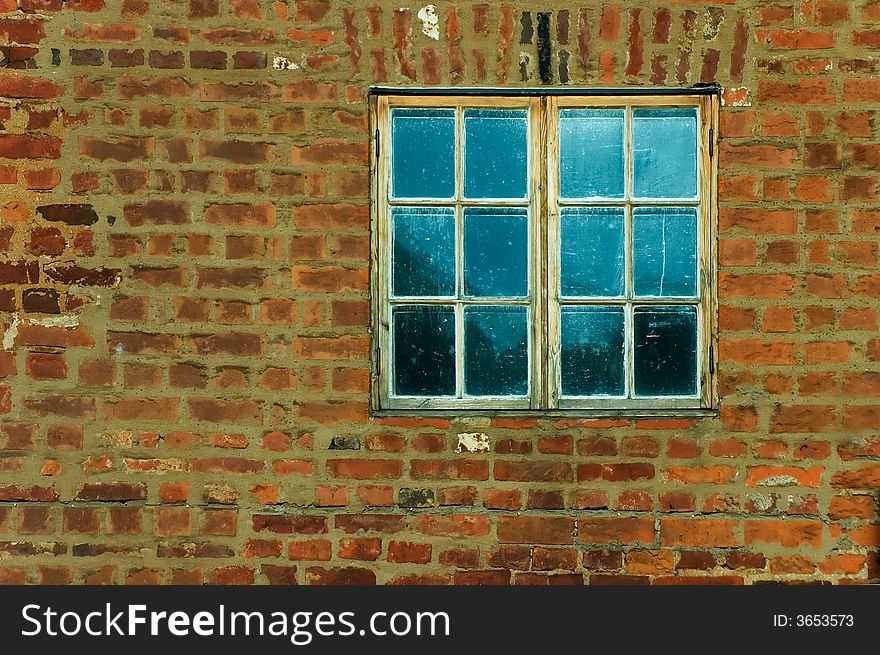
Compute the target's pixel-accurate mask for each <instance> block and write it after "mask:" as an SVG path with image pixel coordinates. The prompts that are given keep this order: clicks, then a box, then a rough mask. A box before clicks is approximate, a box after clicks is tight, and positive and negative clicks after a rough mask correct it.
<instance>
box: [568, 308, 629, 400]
mask: <svg viewBox="0 0 880 655" xmlns="http://www.w3.org/2000/svg"><path fill="white" fill-rule="evenodd" d="M561 311H562V320H561V329H562V358H561V360H562V361H561V363H562V395H564V396H623V395H625V393H626V391H625V387H624V381H625V378H624V372H623V356H624V351H623V308H622V307H563V308H562V310H561Z"/></svg>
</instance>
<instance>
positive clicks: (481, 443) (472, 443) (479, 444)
mask: <svg viewBox="0 0 880 655" xmlns="http://www.w3.org/2000/svg"><path fill="white" fill-rule="evenodd" d="M455 452H457V453H488V452H489V437H488V436H486V435H485V434H483V433H482V432H462V433H461V434H459V435H458V447H457V448H456V449H455Z"/></svg>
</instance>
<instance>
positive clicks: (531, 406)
mask: <svg viewBox="0 0 880 655" xmlns="http://www.w3.org/2000/svg"><path fill="white" fill-rule="evenodd" d="M396 91H403V93H402V94H398V93H396ZM423 91H424V92H423V93H420V92H419V91H418V90H413V89H406V90H391V92H388V91H387V90H379V91H378V92H375V93H372V94H371V96H370V110H371V111H370V118H371V134H373V136H374V138H373V139H371V156H370V174H371V194H372V198H371V266H370V291H371V293H370V301H371V302H370V306H371V332H372V340H371V394H370V395H371V397H370V409H371V412H372V413H374V414H378V415H383V414H390V415H409V414H413V415H440V416H446V415H456V414H460V415H488V416H499V415H502V416H503V415H515V416H525V415H535V416H548V415H550V416H553V415H562V416H631V417H642V416H682V417H687V416H702V415H706V414H714V413H715V412H717V406H718V392H717V379H716V377H717V376H716V375H715V371H716V370H717V366H716V361H715V357H716V353H717V333H718V330H717V306H718V301H717V283H716V278H717V256H716V251H717V247H716V241H717V227H716V222H717V157H716V156H715V153H717V135H718V127H717V122H718V112H719V107H720V97H719V95H718V94H717V93H715V92H712V93H707V92H706V89H698V90H688V89H681V90H677V91H673V92H670V90H669V89H655V90H651V89H644V88H640V89H638V90H637V91H636V92H633V91H632V90H628V89H601V90H593V89H585V90H582V92H581V93H578V92H577V91H575V90H571V89H566V90H565V91H566V92H565V93H564V94H559V93H553V92H545V91H544V90H533V91H532V92H529V90H525V89H520V90H517V92H516V93H508V92H506V91H505V90H482V89H481V90H460V89H448V90H442V91H441V90H438V89H426V90H423ZM468 91H477V92H476V93H474V94H470V93H468ZM597 91H598V93H597ZM652 91H653V93H652ZM407 107H409V108H439V107H444V108H453V107H454V108H456V129H457V134H458V135H461V130H462V129H463V127H462V125H461V122H462V119H461V117H462V115H463V111H464V109H466V108H485V109H496V108H521V109H527V110H528V116H529V118H528V121H529V132H528V147H529V154H528V174H529V181H528V185H529V187H528V188H529V194H528V195H529V197H528V199H527V200H525V201H522V202H499V201H488V202H480V201H465V200H463V199H462V196H463V191H462V185H463V159H464V153H463V152H462V148H461V147H459V145H460V144H459V145H457V147H456V149H455V161H456V198H455V200H453V201H439V200H438V201H433V200H432V201H418V200H416V201H410V200H405V201H403V200H401V201H394V200H391V195H390V180H391V167H390V151H391V147H390V142H391V124H390V120H391V109H393V108H407ZM603 107H605V108H610V107H614V108H625V109H626V111H625V116H626V119H625V129H624V134H625V140H626V144H625V155H624V157H625V159H624V165H625V167H626V168H625V185H626V186H625V188H626V192H625V197H624V199H622V200H620V201H617V200H615V201H613V202H611V201H598V202H597V201H593V200H589V201H569V202H566V201H562V203H560V199H559V194H558V188H557V186H558V175H557V172H558V170H559V142H558V116H559V111H560V110H561V109H567V108H572V109H575V108H577V109H589V108H603ZM637 107H677V108H678V107H696V108H697V111H698V114H697V115H698V141H697V147H698V156H697V168H698V173H697V180H698V188H699V194H698V200H696V201H694V202H693V203H688V202H682V201H674V202H669V201H667V202H663V201H651V200H644V201H643V200H641V199H639V200H638V201H637V202H636V201H634V200H633V199H632V197H631V196H632V193H631V191H632V179H633V177H632V160H633V158H632V156H631V155H630V153H631V144H630V137H631V116H632V109H633V108H637ZM566 204H568V205H580V206H615V207H621V206H622V207H625V208H626V209H625V225H626V227H625V244H626V245H625V253H626V255H625V257H626V267H625V271H626V273H625V274H626V276H627V289H628V290H631V288H632V283H631V276H632V207H633V205H637V206H652V205H661V206H662V205H664V204H666V205H670V204H676V205H679V206H681V205H690V206H695V207H697V208H698V218H697V223H698V224H697V255H698V259H697V269H698V278H699V280H698V289H699V297H698V300H695V299H690V300H686V299H679V298H659V299H658V298H651V299H635V298H633V297H632V293H631V292H629V293H627V294H626V296H627V297H626V298H623V299H620V298H617V299H596V298H591V299H589V300H588V301H587V300H582V301H578V300H574V301H572V300H571V299H565V301H564V303H560V298H559V293H558V289H559V284H558V281H559V247H558V246H559V243H560V239H559V215H560V211H559V209H560V206H564V205H566ZM394 205H407V206H413V205H415V206H419V205H423V206H424V205H426V206H446V207H448V206H454V207H455V215H456V237H455V238H456V280H457V284H460V280H461V279H462V266H463V253H462V250H463V249H462V248H461V244H462V239H463V236H462V234H461V232H462V224H463V221H462V220H461V212H462V211H463V209H462V208H463V207H465V206H472V205H476V206H514V207H524V208H525V207H527V208H528V213H529V217H528V234H529V236H528V248H529V264H528V271H529V297H528V300H527V302H523V301H516V302H512V301H510V300H509V299H503V298H501V299H482V298H481V299H480V300H478V301H471V300H467V299H464V298H462V294H461V293H460V291H461V289H459V288H457V293H456V298H455V299H453V300H450V299H449V298H443V299H437V300H435V301H433V302H434V304H438V305H445V306H449V305H454V306H455V307H456V309H455V316H456V390H457V393H459V394H460V393H461V390H462V388H463V387H462V384H463V379H462V378H463V375H464V366H463V343H462V340H463V325H462V321H463V307H464V306H466V305H468V304H471V305H481V306H485V305H493V304H494V305H498V304H503V305H511V304H519V305H526V306H528V316H529V329H530V347H529V350H530V352H529V379H530V384H529V395H528V397H525V398H523V397H457V398H450V397H396V396H393V395H392V394H391V383H392V380H391V378H392V375H391V373H392V339H391V328H390V326H391V306H392V300H391V297H390V289H391V265H390V262H391V242H392V240H391V234H390V230H389V226H390V220H389V218H390V212H391V207H392V206H394ZM395 302H396V304H408V303H407V302H406V301H395ZM411 302H414V301H411ZM418 303H419V304H422V303H424V304H431V301H430V300H428V301H426V300H424V299H419V300H418ZM561 304H565V305H572V304H589V305H599V304H609V305H618V306H621V305H622V306H624V307H625V308H626V309H625V315H626V320H625V335H624V338H625V344H626V346H625V348H626V351H625V358H626V359H625V367H626V373H625V375H626V379H627V385H628V388H627V392H628V395H630V392H631V385H632V375H631V374H630V371H631V369H632V363H631V358H632V350H633V346H632V341H633V329H632V321H631V316H632V307H634V306H636V305H664V306H668V305H676V304H682V305H689V306H695V307H696V308H697V343H698V345H697V357H698V371H697V374H698V384H699V388H698V395H696V396H693V397H644V398H632V397H629V398H602V397H584V398H573V397H567V398H566V397H560V395H559V392H560V386H561V385H560V352H559V345H558V344H559V343H560V340H559V315H560V314H559V308H560V306H561Z"/></svg>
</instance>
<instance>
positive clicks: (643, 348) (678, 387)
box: [633, 306, 697, 396]
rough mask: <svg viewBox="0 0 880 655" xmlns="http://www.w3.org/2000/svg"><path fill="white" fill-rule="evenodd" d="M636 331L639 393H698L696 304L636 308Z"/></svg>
mask: <svg viewBox="0 0 880 655" xmlns="http://www.w3.org/2000/svg"><path fill="white" fill-rule="evenodd" d="M633 333H634V336H633V345H634V352H633V364H634V373H635V393H636V395H637V396H692V395H695V394H696V393H697V309H696V307H657V306H655V307H636V308H635V309H634V310H633Z"/></svg>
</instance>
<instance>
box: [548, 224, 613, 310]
mask: <svg viewBox="0 0 880 655" xmlns="http://www.w3.org/2000/svg"><path fill="white" fill-rule="evenodd" d="M623 223H624V212H623V208H622V207H566V208H563V209H562V212H561V216H560V239H561V243H560V267H561V270H560V277H559V283H560V291H561V293H562V295H563V296H622V295H623V293H624V281H623V271H624V234H623Z"/></svg>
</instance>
